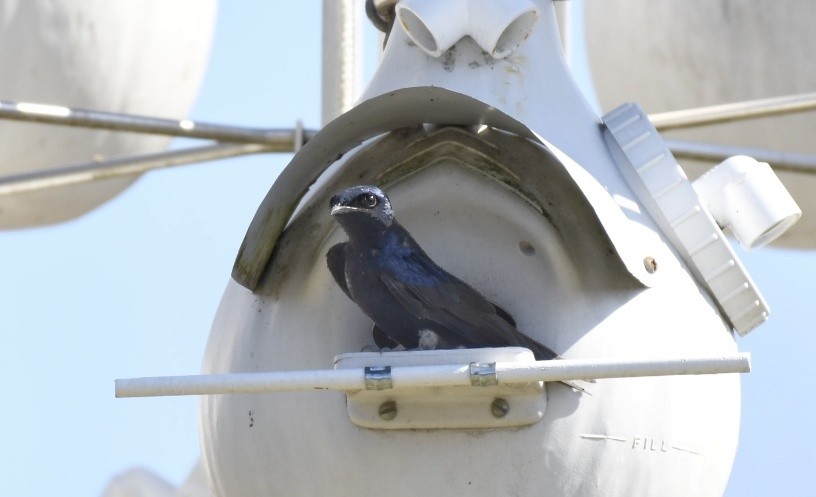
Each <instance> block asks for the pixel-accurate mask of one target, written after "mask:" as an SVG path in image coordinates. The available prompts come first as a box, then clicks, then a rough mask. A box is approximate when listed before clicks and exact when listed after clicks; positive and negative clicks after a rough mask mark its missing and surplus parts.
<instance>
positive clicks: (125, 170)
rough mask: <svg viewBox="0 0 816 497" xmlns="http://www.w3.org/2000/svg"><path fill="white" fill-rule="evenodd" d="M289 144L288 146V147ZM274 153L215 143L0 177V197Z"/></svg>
mask: <svg viewBox="0 0 816 497" xmlns="http://www.w3.org/2000/svg"><path fill="white" fill-rule="evenodd" d="M291 145H292V144H291V143H290V147H291ZM275 151H279V150H278V148H277V147H272V146H269V145H260V144H254V143H239V144H218V145H207V146H202V147H195V148H188V149H184V150H171V151H168V152H158V153H153V154H144V155H136V156H133V157H124V158H118V159H111V160H107V161H102V162H86V163H83V164H76V165H72V166H63V167H58V168H53V169H42V170H38V171H33V172H28V173H20V174H13V175H9V176H0V195H12V194H15V193H22V192H30V191H34V190H42V189H45V188H53V187H56V186H66V185H73V184H78V183H87V182H90V181H94V180H99V179H105V178H113V177H118V176H128V175H134V174H140V173H144V172H146V171H149V170H152V169H160V168H165V167H173V166H181V165H185V164H191V163H193V162H204V161H213V160H219V159H226V158H228V157H236V156H239V155H247V154H258V153H264V152H275Z"/></svg>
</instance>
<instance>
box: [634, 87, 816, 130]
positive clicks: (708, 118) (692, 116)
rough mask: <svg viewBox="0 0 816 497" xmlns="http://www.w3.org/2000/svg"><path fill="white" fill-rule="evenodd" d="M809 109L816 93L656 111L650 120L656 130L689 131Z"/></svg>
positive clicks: (814, 102)
mask: <svg viewBox="0 0 816 497" xmlns="http://www.w3.org/2000/svg"><path fill="white" fill-rule="evenodd" d="M809 110H816V93H802V94H799V95H787V96H783V97H773V98H763V99H759V100H746V101H743V102H733V103H729V104H722V105H712V106H710V107H697V108H694V109H685V110H675V111H671V112H659V113H656V114H649V120H650V121H651V122H652V124H653V125H654V127H655V128H657V129H658V131H665V130H667V129H678V128H691V127H696V126H704V125H707V124H717V123H724V122H729V121H737V120H741V119H752V118H757V117H766V116H775V115H779V114H790V113H794V112H805V111H809Z"/></svg>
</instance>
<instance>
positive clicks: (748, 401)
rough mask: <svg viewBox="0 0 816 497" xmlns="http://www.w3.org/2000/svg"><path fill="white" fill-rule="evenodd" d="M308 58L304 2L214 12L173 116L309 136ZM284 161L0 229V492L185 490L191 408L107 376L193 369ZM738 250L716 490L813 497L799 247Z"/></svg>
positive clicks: (807, 280)
mask: <svg viewBox="0 0 816 497" xmlns="http://www.w3.org/2000/svg"><path fill="white" fill-rule="evenodd" d="M368 41H369V42H368V48H369V50H368V53H369V54H373V53H374V50H373V48H372V47H373V45H374V43H373V37H371V36H369V37H368ZM319 56H320V2H318V1H316V0H313V1H310V2H264V1H260V0H255V1H245V2H222V4H221V5H220V8H219V15H218V22H217V26H216V33H215V39H214V44H213V51H212V55H211V61H210V66H209V70H208V72H207V75H206V78H205V80H204V83H203V86H202V89H201V93H200V95H199V98H198V101H197V103H196V105H195V107H194V109H193V111H192V112H191V115H190V116H189V117H191V118H193V119H199V120H202V121H211V122H224V123H232V124H242V125H250V126H265V127H290V126H293V125H294V123H295V121H296V120H297V119H302V120H303V122H304V123H305V125H306V126H307V127H317V126H318V125H319V120H320V119H319V112H320V57H319ZM372 59H373V58H370V62H369V63H368V67H367V74H370V72H371V71H372V70H373V67H374V62H373V60H372ZM177 117H184V116H177ZM182 145H185V144H184V143H180V142H179V143H177V144H176V146H182ZM290 158H291V155H289V154H278V155H263V156H254V157H245V158H240V159H232V160H226V161H219V162H215V163H208V164H204V165H197V166H188V167H182V168H176V169H172V170H167V171H160V172H153V173H149V174H147V175H145V176H144V177H143V178H142V179H140V180H139V181H138V182H137V183H136V184H135V185H134V186H133V187H132V188H130V189H128V190H127V191H125V192H124V193H123V194H122V195H120V196H119V197H117V198H115V199H114V200H112V201H111V202H109V203H107V204H105V205H103V206H102V207H100V208H98V209H96V210H94V211H93V212H91V213H89V214H87V215H85V216H83V217H81V218H80V219H77V220H75V221H71V222H68V223H65V224H61V225H56V226H52V227H46V228H35V229H25V230H19V231H10V232H0V299H1V301H2V302H3V305H2V312H0V391H2V392H3V399H4V401H3V402H2V410H0V443H1V444H2V450H0V481H1V482H2V484H0V485H2V488H3V494H4V495H14V496H19V497H29V496H31V497H33V496H38V497H41V496H58V495H72V496H96V495H99V494H100V493H101V492H102V490H103V489H104V487H105V485H106V483H107V482H108V480H109V479H110V478H111V477H113V476H114V475H116V474H118V473H121V472H122V471H125V470H127V469H129V468H131V467H133V466H143V467H147V468H149V469H151V470H153V471H155V472H157V473H158V474H159V475H160V476H162V477H164V478H166V479H168V480H169V481H170V482H172V483H173V484H179V483H181V482H182V481H183V480H184V478H185V477H186V474H187V472H188V471H189V470H190V468H191V467H192V465H193V463H194V462H195V461H196V459H197V457H198V454H199V450H198V427H197V412H196V409H197V404H196V400H195V399H194V398H161V399H122V400H117V399H115V398H114V396H113V380H114V378H121V377H132V376H151V375H166V374H168V375H169V374H188V373H194V372H197V371H198V369H199V365H200V360H201V356H202V353H203V349H204V346H205V343H206V339H207V335H208V332H209V327H210V323H211V321H212V318H213V315H214V313H215V310H216V307H217V305H218V302H219V299H220V297H221V293H222V291H223V289H224V286H225V285H226V282H227V280H228V278H229V274H230V270H231V267H232V262H233V259H234V257H235V254H236V251H237V249H238V246H239V244H240V242H241V239H242V237H243V235H244V232H245V230H246V227H247V225H248V223H249V221H250V219H251V217H252V215H253V214H254V212H255V209H256V208H257V206H258V204H259V202H260V200H261V199H262V198H263V196H264V195H265V193H266V191H267V190H268V188H269V186H270V185H271V184H272V182H273V180H274V178H275V176H276V175H277V174H278V173H279V172H280V170H281V169H282V168H283V167H284V166H285V164H286V163H287V162H288V160H289V159H290ZM740 254H741V255H742V257H743V262H744V263H745V264H746V266H747V267H748V269H749V271H750V273H751V274H752V276H753V277H754V279H755V280H756V282H757V284H758V286H759V288H760V289H761V290H762V292H763V293H764V295H765V297H766V299H767V300H768V302H769V303H770V305H771V307H772V309H773V315H772V317H771V320H770V321H769V322H768V323H767V324H765V325H764V326H762V327H760V328H759V329H758V330H757V331H755V332H753V333H752V334H751V335H749V336H748V337H747V338H744V339H739V346H740V349H741V350H743V351H749V352H751V353H752V354H753V365H754V372H752V373H751V374H749V375H744V376H743V385H744V391H743V396H744V399H743V417H742V431H741V437H740V450H739V453H738V455H737V459H736V463H735V467H734V472H733V474H732V478H731V482H730V484H729V487H728V490H727V492H726V495H727V496H728V497H751V496H770V495H785V496H788V497H793V496H805V495H812V493H813V490H812V488H813V485H812V478H813V468H814V467H816V443H814V442H816V416H814V415H813V412H812V410H813V407H814V402H813V401H812V400H811V399H812V395H811V394H810V392H809V388H808V385H809V380H811V379H813V378H814V377H816V365H815V364H816V361H814V360H812V359H811V358H810V357H809V352H810V351H812V350H814V349H816V337H814V333H813V330H812V328H813V326H812V325H811V324H810V318H807V316H808V315H811V316H812V313H813V311H812V309H813V302H814V297H815V296H816V282H814V276H815V275H816V252H794V251H784V250H775V249H763V250H760V251H757V252H751V253H745V252H742V251H740Z"/></svg>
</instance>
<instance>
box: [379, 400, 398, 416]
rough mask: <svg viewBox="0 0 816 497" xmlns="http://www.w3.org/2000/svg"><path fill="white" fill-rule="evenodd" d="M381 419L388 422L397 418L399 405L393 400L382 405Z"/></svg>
mask: <svg viewBox="0 0 816 497" xmlns="http://www.w3.org/2000/svg"><path fill="white" fill-rule="evenodd" d="M379 414H380V417H381V418H383V419H384V420H386V421H391V420H392V419H394V418H396V417H397V403H396V402H394V401H393V400H387V401H385V402H383V403H382V404H380V409H379Z"/></svg>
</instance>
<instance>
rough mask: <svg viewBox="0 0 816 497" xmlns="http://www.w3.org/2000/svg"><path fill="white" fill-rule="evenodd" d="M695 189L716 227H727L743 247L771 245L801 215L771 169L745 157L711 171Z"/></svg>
mask: <svg viewBox="0 0 816 497" xmlns="http://www.w3.org/2000/svg"><path fill="white" fill-rule="evenodd" d="M694 189H695V190H697V194H698V195H700V197H701V199H702V201H703V202H704V203H705V205H706V207H707V208H708V210H709V212H711V215H712V216H713V217H714V219H715V220H716V221H717V224H719V225H720V227H722V228H724V227H726V226H729V227H730V228H731V230H732V231H733V233H734V236H735V237H736V238H737V240H739V242H740V243H741V244H742V245H743V246H744V247H745V248H749V249H752V248H756V247H761V246H763V245H765V244H767V243H770V242H772V241H773V240H775V239H776V238H778V237H779V236H780V235H782V233H784V232H785V231H786V230H787V229H788V228H790V227H791V226H792V225H793V224H794V223H795V222H796V221H798V220H799V218H800V217H801V216H802V210H801V209H800V208H799V206H798V205H796V202H795V201H794V200H793V197H791V195H790V193H788V191H787V190H786V189H785V187H784V186H783V185H782V182H781V181H779V178H777V176H776V174H774V172H773V170H772V169H771V166H769V165H768V164H767V163H765V162H757V161H756V160H754V159H753V158H751V157H747V156H745V155H736V156H734V157H730V158H728V159H727V160H725V161H723V162H722V163H720V164H719V165H717V166H716V167H714V168H712V169H711V170H710V171H708V172H707V173H706V174H704V175H703V176H701V177H700V178H698V179H697V180H696V181H695V182H694Z"/></svg>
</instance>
